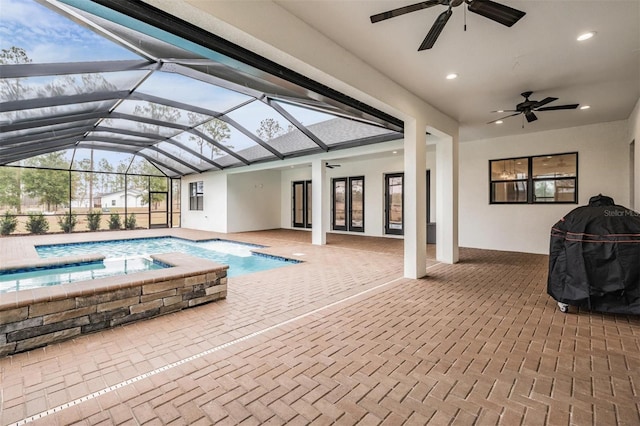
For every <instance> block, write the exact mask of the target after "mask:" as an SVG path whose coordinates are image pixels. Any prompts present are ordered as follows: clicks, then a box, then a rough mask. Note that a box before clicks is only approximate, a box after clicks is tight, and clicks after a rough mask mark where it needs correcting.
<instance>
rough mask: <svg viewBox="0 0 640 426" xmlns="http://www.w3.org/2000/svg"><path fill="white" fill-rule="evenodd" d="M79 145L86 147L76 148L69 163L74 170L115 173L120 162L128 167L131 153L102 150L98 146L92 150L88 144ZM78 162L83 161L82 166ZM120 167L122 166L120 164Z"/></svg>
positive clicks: (131, 157) (131, 156)
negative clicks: (71, 162) (71, 161)
mask: <svg viewBox="0 0 640 426" xmlns="http://www.w3.org/2000/svg"><path fill="white" fill-rule="evenodd" d="M81 146H87V148H76V150H75V154H74V156H73V164H72V165H71V168H72V169H74V170H91V171H94V172H108V173H115V172H117V171H118V166H119V165H121V164H122V165H124V166H125V167H129V164H130V163H131V160H132V159H133V155H132V154H127V153H124V152H114V151H104V150H102V149H99V148H98V149H93V150H92V149H91V148H89V146H90V144H84V143H83V144H82V145H81ZM83 160H84V162H83ZM87 162H88V164H87ZM79 163H84V165H83V167H80V164H79ZM120 167H121V168H122V166H120ZM98 179H99V178H98Z"/></svg>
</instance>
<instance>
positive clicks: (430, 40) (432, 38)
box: [418, 8, 453, 51]
mask: <svg viewBox="0 0 640 426" xmlns="http://www.w3.org/2000/svg"><path fill="white" fill-rule="evenodd" d="M452 14H453V12H452V11H451V8H449V9H448V10H446V11H444V12H442V13H441V14H440V15H439V16H438V19H436V22H434V23H433V25H432V26H431V29H430V30H429V34H427V36H426V37H425V38H424V40H422V44H421V45H420V47H419V48H418V51H420V50H426V49H431V48H432V47H433V45H434V44H435V42H436V40H437V39H438V36H439V35H440V33H441V32H442V30H443V29H444V26H445V25H446V24H447V21H448V20H449V18H451V15H452Z"/></svg>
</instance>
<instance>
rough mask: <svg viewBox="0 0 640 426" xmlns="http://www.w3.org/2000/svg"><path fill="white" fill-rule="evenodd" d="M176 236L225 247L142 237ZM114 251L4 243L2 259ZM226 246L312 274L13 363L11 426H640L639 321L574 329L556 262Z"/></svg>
mask: <svg viewBox="0 0 640 426" xmlns="http://www.w3.org/2000/svg"><path fill="white" fill-rule="evenodd" d="M133 232H136V233H137V232H138V231H128V232H124V231H123V233H122V236H126V237H130V236H133V235H134V234H133ZM167 232H170V233H172V234H174V235H180V236H185V237H194V238H206V237H215V236H220V235H216V234H213V233H203V232H201V231H197V232H196V231H190V230H186V229H177V230H171V231H167V230H150V231H141V235H142V236H149V235H160V234H166V233H167ZM114 235H115V236H117V235H120V234H118V233H98V234H92V235H91V234H73V235H62V236H60V235H58V236H56V235H51V236H45V237H38V239H37V240H36V239H35V237H15V238H0V256H2V259H11V258H12V257H16V256H22V257H25V256H35V252H34V251H33V249H32V245H33V243H34V241H38V242H39V243H42V242H43V241H44V240H46V241H44V242H55V241H60V240H62V241H69V240H70V239H74V240H82V239H83V238H89V237H91V238H105V239H107V238H109V239H112V238H114ZM135 235H136V236H140V235H137V234H135ZM222 237H223V238H227V239H234V240H239V241H246V242H254V243H261V244H264V245H267V246H269V248H268V249H267V250H268V252H270V253H273V254H278V255H283V256H287V257H296V258H298V259H301V260H304V263H302V264H298V265H290V266H286V267H283V268H280V269H277V270H273V271H266V272H260V273H255V274H250V275H245V276H241V277H234V278H230V279H229V284H228V296H227V299H226V300H224V301H220V302H214V303H211V304H208V305H204V306H200V307H197V308H192V309H188V310H185V311H180V312H177V313H174V314H169V315H166V316H162V317H157V318H154V319H151V320H147V321H143V322H140V323H136V324H130V325H127V326H122V327H117V328H114V329H111V330H108V331H103V332H99V333H95V334H91V335H87V336H83V337H80V338H77V339H74V340H70V341H66V342H63V343H60V344H56V345H52V346H48V347H46V348H41V349H36V350H32V351H30V352H26V353H22V354H18V355H14V356H10V357H5V358H2V359H0V382H1V384H0V412H1V414H0V424H2V425H8V424H14V423H16V422H20V421H22V420H23V419H30V418H31V417H32V416H35V415H38V414H39V413H44V417H42V418H40V419H37V420H34V421H33V424H41V425H57V424H59V425H63V424H64V425H66V424H87V425H95V424H102V425H111V424H130V425H138V424H144V425H156V424H157V425H162V424H171V425H208V424H214V423H216V424H218V423H219V424H331V423H337V424H345V425H350V424H363V425H368V424H372V425H375V424H416V425H424V424H433V425H448V424H459V425H474V424H475V425H495V424H502V425H543V424H553V425H555V424H558V425H570V424H571V425H616V424H618V425H639V424H640V414H639V413H640V318H638V317H632V316H624V315H605V314H600V313H590V312H586V311H576V310H575V309H574V310H573V311H572V312H571V313H569V314H562V313H561V312H560V311H559V310H558V309H557V307H556V305H555V303H554V301H553V300H552V299H551V298H550V297H549V296H548V295H547V294H546V268H547V261H548V259H547V257H546V256H542V255H531V254H522V253H509V252H496V251H486V250H475V249H461V261H460V263H459V264H456V265H445V264H439V263H437V262H435V260H433V259H431V260H429V263H428V268H429V269H428V276H427V277H426V278H424V279H420V280H409V279H404V278H402V269H403V268H402V260H403V259H402V241H401V240H397V239H382V238H371V237H356V236H344V235H336V234H330V235H329V236H328V244H327V245H326V246H323V247H318V246H313V245H311V244H310V243H309V241H310V233H308V232H295V231H284V230H279V231H264V232H253V233H242V234H233V235H228V234H225V235H222ZM433 249H434V247H432V246H429V248H428V253H429V254H430V256H431V257H433V253H434V250H433ZM54 408H58V409H57V410H56V411H55V412H53V409H54Z"/></svg>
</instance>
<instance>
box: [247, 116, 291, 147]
mask: <svg viewBox="0 0 640 426" xmlns="http://www.w3.org/2000/svg"><path fill="white" fill-rule="evenodd" d="M293 130H295V127H294V126H293V125H291V124H289V125H288V126H287V128H286V129H285V128H283V127H282V126H281V125H280V123H279V122H278V121H277V120H275V119H273V118H265V119H264V120H262V121H261V122H260V127H259V128H258V130H257V131H256V133H257V134H258V137H260V139H262V140H264V141H267V142H268V141H270V140H272V139H275V138H277V137H278V136H282V135H284V134H287V133H289V132H292V131H293Z"/></svg>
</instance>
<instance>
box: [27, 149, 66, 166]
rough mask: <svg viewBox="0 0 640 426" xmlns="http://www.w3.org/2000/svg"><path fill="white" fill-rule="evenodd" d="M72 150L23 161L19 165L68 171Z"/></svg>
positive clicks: (37, 156)
mask: <svg viewBox="0 0 640 426" xmlns="http://www.w3.org/2000/svg"><path fill="white" fill-rule="evenodd" d="M73 151H74V150H73V149H64V150H60V151H57V152H55V153H53V154H48V153H47V154H41V155H36V156H33V157H31V158H28V159H25V160H23V161H22V162H21V164H20V165H23V166H31V167H46V168H60V169H65V170H67V169H69V166H70V165H71V158H73Z"/></svg>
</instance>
